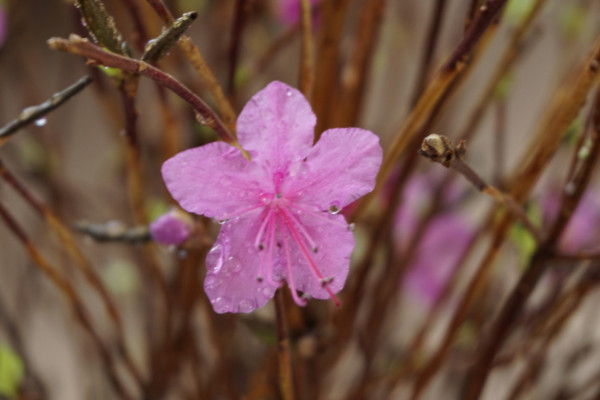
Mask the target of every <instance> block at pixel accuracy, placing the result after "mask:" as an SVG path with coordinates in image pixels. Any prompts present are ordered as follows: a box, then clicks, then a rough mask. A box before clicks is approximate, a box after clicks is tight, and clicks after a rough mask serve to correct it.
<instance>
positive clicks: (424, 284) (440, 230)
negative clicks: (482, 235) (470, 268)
mask: <svg viewBox="0 0 600 400" xmlns="http://www.w3.org/2000/svg"><path fill="white" fill-rule="evenodd" d="M438 180H439V179H438V178H436V177H435V176H434V175H432V174H429V175H417V176H415V177H413V178H411V179H410V180H409V181H408V182H407V183H406V185H405V188H404V191H403V192H402V198H401V203H400V207H399V208H398V210H397V212H396V219H395V229H394V239H395V242H396V244H397V246H396V248H397V249H398V250H399V252H400V256H402V254H405V253H407V252H408V251H409V248H408V246H409V245H410V241H411V239H412V237H413V236H414V235H415V234H416V232H417V230H418V227H419V225H420V224H421V223H422V219H423V217H424V216H425V211H426V210H427V209H428V207H429V205H430V203H431V201H432V200H431V199H432V198H433V196H434V195H435V193H434V192H433V188H434V187H435V186H436V185H437V181H438ZM461 186H463V185H460V186H452V187H450V188H449V190H446V192H445V193H444V194H443V195H444V200H443V203H445V204H450V203H453V202H455V201H457V200H458V199H459V198H460V197H461V195H462V192H463V189H462V187H461ZM473 234H474V233H473V229H472V228H471V227H470V226H469V223H468V222H467V221H466V219H465V218H464V217H463V216H461V215H460V214H459V213H457V212H452V213H450V212H446V213H442V214H440V215H436V216H435V217H434V218H433V219H432V220H431V222H429V223H428V226H427V227H426V228H425V231H424V232H423V235H422V236H421V239H420V240H419V243H418V244H417V248H416V249H415V252H414V255H413V258H412V261H411V263H410V266H409V267H408V271H407V273H406V276H405V277H404V279H403V282H402V285H403V287H404V289H405V290H406V291H407V293H409V294H410V295H411V296H412V297H414V298H416V299H418V300H419V301H420V302H421V303H422V304H424V305H426V306H428V307H430V306H432V305H433V304H434V303H435V302H436V301H437V299H438V298H439V296H440V295H441V294H442V292H443V290H444V288H445V287H446V285H447V283H448V280H449V279H450V278H451V276H452V274H453V272H454V270H455V268H456V267H457V266H458V261H459V260H460V257H461V255H462V253H463V252H464V250H465V249H466V247H467V246H468V244H469V242H470V241H471V239H472V237H473Z"/></svg>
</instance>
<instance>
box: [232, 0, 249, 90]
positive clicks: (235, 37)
mask: <svg viewBox="0 0 600 400" xmlns="http://www.w3.org/2000/svg"><path fill="white" fill-rule="evenodd" d="M249 7H250V1H249V0H235V7H234V12H233V13H234V15H233V24H232V25H231V42H230V44H229V71H228V72H229V74H228V76H227V94H229V96H230V97H232V98H235V96H234V92H235V73H236V71H237V66H238V61H239V58H240V47H241V45H242V32H243V30H244V26H245V25H246V18H247V15H248V12H249V10H248V9H249Z"/></svg>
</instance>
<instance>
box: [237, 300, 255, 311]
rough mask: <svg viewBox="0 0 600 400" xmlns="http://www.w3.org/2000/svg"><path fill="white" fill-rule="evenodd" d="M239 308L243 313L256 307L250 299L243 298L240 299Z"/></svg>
mask: <svg viewBox="0 0 600 400" xmlns="http://www.w3.org/2000/svg"><path fill="white" fill-rule="evenodd" d="M238 306H239V310H240V312H243V313H249V312H251V311H253V310H254V309H255V308H256V303H255V302H254V300H252V299H244V300H242V301H240V304H239V305H238Z"/></svg>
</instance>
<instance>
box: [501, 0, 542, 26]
mask: <svg viewBox="0 0 600 400" xmlns="http://www.w3.org/2000/svg"><path fill="white" fill-rule="evenodd" d="M534 4H535V0H510V1H509V2H508V4H507V5H506V8H505V9H504V19H506V20H507V21H509V22H511V23H513V24H514V25H521V24H522V23H523V21H525V19H527V17H529V14H530V13H531V11H532V10H533V6H534Z"/></svg>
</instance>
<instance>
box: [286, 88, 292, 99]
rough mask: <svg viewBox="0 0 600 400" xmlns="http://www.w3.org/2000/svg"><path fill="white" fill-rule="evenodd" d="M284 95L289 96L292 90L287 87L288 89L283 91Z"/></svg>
mask: <svg viewBox="0 0 600 400" xmlns="http://www.w3.org/2000/svg"><path fill="white" fill-rule="evenodd" d="M285 95H286V96H287V97H291V96H292V91H291V90H289V89H288V90H286V91H285Z"/></svg>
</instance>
